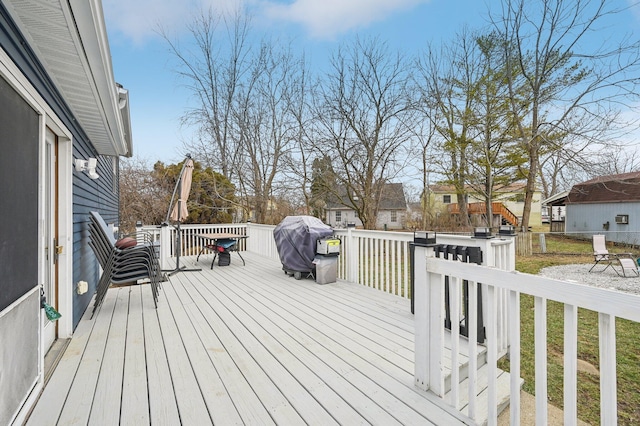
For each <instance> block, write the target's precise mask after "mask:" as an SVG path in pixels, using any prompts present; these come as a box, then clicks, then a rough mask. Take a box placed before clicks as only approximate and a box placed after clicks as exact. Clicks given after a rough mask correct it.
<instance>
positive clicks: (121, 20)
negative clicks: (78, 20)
mask: <svg viewBox="0 0 640 426" xmlns="http://www.w3.org/2000/svg"><path fill="white" fill-rule="evenodd" d="M240 3H242V0H103V2H102V7H103V10H104V13H105V20H106V22H107V27H108V28H109V30H110V31H116V32H119V33H121V34H122V35H124V36H125V37H127V38H129V39H131V40H132V41H133V42H134V43H136V44H141V43H144V42H145V41H146V40H148V39H150V38H152V37H155V36H156V31H157V29H158V28H160V27H162V28H164V29H165V30H167V31H170V32H173V31H177V32H180V31H181V30H183V29H184V28H185V26H186V24H188V23H189V22H190V21H191V19H192V17H193V16H194V14H197V13H199V12H200V11H201V10H206V9H207V8H209V7H213V8H214V10H228V9H233V8H235V7H237V5H238V4H240Z"/></svg>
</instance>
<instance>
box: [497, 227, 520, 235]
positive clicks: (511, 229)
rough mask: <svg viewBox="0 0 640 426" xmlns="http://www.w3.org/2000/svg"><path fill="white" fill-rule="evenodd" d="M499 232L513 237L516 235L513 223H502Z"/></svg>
mask: <svg viewBox="0 0 640 426" xmlns="http://www.w3.org/2000/svg"><path fill="white" fill-rule="evenodd" d="M498 234H499V235H506V236H510V237H513V236H514V235H516V230H515V228H514V227H513V225H500V229H498Z"/></svg>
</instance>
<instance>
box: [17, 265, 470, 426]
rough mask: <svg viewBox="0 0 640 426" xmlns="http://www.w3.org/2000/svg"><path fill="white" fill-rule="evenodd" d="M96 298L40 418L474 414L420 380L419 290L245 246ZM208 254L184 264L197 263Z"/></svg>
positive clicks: (198, 420) (129, 420) (35, 418)
mask: <svg viewBox="0 0 640 426" xmlns="http://www.w3.org/2000/svg"><path fill="white" fill-rule="evenodd" d="M243 257H244V258H245V259H246V261H247V264H246V266H242V262H241V261H240V259H239V258H238V256H237V254H232V263H231V265H230V266H228V267H219V266H217V265H216V266H214V268H213V270H210V269H209V266H210V263H211V255H205V256H203V257H201V259H200V261H199V262H198V267H202V271H201V272H181V273H177V274H175V275H173V276H172V277H171V279H170V281H169V282H166V283H164V284H163V286H162V291H161V292H160V300H159V306H158V309H157V310H156V309H154V306H153V299H152V297H151V292H150V288H149V286H148V285H136V286H130V287H119V288H111V289H109V291H108V293H107V296H106V298H105V301H104V304H103V306H102V307H101V309H100V310H99V312H98V313H97V314H96V316H95V318H93V319H90V314H91V308H92V306H90V307H89V309H87V313H85V316H84V318H83V319H82V320H81V322H80V324H79V325H78V327H77V329H76V331H75V334H74V337H73V339H72V340H71V342H70V344H69V346H68V347H67V350H66V352H65V354H64V356H63V357H62V359H61V361H60V363H59V364H58V366H57V368H56V369H55V371H54V373H53V375H52V377H51V380H50V381H49V383H48V384H47V386H46V387H45V389H44V391H43V393H42V396H41V398H40V400H39V401H38V403H37V405H36V407H35V408H34V410H33V412H32V414H31V416H30V418H29V422H28V424H31V425H38V426H40V425H50V424H51V425H52V424H59V425H65V426H67V425H75V424H78V425H85V424H100V425H111V424H136V425H142V424H151V423H153V424H160V425H177V424H184V425H206V424H213V423H216V424H281V425H295V424H317V425H329V424H345V425H355V424H382V425H393V424H407V425H419V424H438V425H444V424H446V425H453V424H466V422H465V420H464V418H463V417H461V416H460V415H459V414H457V413H455V412H454V411H452V409H451V408H449V407H446V406H445V405H444V404H443V403H442V402H440V401H439V400H438V399H436V398H435V397H433V396H431V395H429V394H428V393H426V392H422V391H420V390H418V389H417V388H415V387H414V385H413V380H414V379H413V364H414V363H413V359H414V358H413V357H414V344H413V338H414V333H413V330H414V324H413V315H411V313H410V306H409V301H408V300H405V299H401V298H399V297H396V296H392V295H388V294H385V293H382V292H380V291H377V290H373V289H370V288H366V287H363V286H360V285H356V284H352V283H347V282H341V281H340V282H338V283H335V284H327V285H318V284H316V283H315V282H314V281H313V280H311V279H303V280H300V281H296V280H295V279H293V278H291V277H288V276H287V275H286V274H284V273H283V271H282V269H281V265H280V264H279V263H277V262H274V261H273V260H269V259H266V258H263V257H261V256H258V255H255V254H251V253H244V252H243ZM194 262H195V257H193V258H182V259H181V263H182V264H185V265H188V267H194Z"/></svg>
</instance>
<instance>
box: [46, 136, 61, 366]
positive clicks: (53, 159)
mask: <svg viewBox="0 0 640 426" xmlns="http://www.w3.org/2000/svg"><path fill="white" fill-rule="evenodd" d="M45 141H46V143H45V155H44V157H45V158H44V160H45V197H44V198H45V199H44V202H45V206H44V209H43V210H44V222H45V223H44V232H45V253H44V258H45V268H44V283H43V290H44V296H45V298H46V301H47V303H48V304H49V305H51V306H53V307H54V308H56V309H57V308H58V271H57V262H56V261H57V258H58V243H57V242H58V227H57V223H58V167H57V164H58V163H57V158H58V144H57V137H56V135H55V134H54V133H53V132H52V131H51V130H50V129H49V128H47V134H46V137H45ZM42 318H43V321H44V324H43V333H42V337H43V350H44V353H47V351H48V350H49V348H50V347H51V345H52V344H53V342H55V340H56V338H57V322H55V321H53V322H52V321H49V320H48V319H47V317H46V315H44V314H43V315H42Z"/></svg>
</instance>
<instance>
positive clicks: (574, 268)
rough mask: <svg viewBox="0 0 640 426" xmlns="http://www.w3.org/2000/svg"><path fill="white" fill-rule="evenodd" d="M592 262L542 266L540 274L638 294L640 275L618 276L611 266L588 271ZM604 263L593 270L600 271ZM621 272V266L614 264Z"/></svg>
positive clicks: (639, 290) (639, 291)
mask: <svg viewBox="0 0 640 426" xmlns="http://www.w3.org/2000/svg"><path fill="white" fill-rule="evenodd" d="M592 265H593V264H591V263H590V264H577V265H561V266H550V267H548V268H543V269H542V270H541V271H540V275H542V276H545V277H549V278H555V279H558V280H564V281H571V282H576V283H582V284H587V285H590V286H594V287H600V288H608V289H610V290H618V291H624V292H627V293H633V294H640V277H628V278H625V277H620V276H618V275H617V274H616V273H615V271H614V270H613V269H611V267H609V268H607V269H606V270H605V271H603V272H589V268H591V266H592ZM603 268H604V265H598V266H596V267H595V268H594V271H602V269H603ZM616 268H617V270H618V271H620V273H622V268H621V267H620V266H616Z"/></svg>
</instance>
